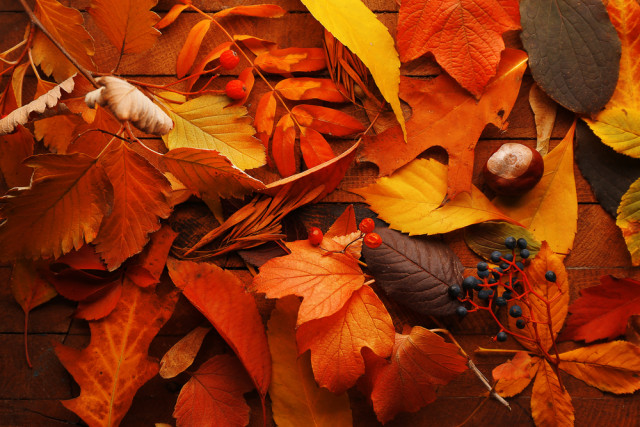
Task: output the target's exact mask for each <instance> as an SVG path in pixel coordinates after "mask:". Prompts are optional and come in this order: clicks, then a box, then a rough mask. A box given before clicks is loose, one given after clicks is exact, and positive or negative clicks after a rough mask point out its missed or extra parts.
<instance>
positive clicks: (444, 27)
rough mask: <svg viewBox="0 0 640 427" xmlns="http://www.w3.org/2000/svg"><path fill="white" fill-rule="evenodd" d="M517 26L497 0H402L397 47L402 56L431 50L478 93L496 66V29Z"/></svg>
mask: <svg viewBox="0 0 640 427" xmlns="http://www.w3.org/2000/svg"><path fill="white" fill-rule="evenodd" d="M512 3H515V1H513V2H512ZM519 28H520V25H518V23H517V22H514V21H513V19H512V18H511V16H509V14H508V13H507V11H506V10H505V9H504V8H503V7H502V5H501V3H500V2H499V1H497V0H479V1H478V0H462V1H455V0H447V1H435V0H431V1H426V2H425V1H423V0H409V1H403V2H402V5H401V6H400V12H399V14H398V29H397V32H398V33H397V41H398V52H399V53H400V60H401V61H402V62H408V61H411V60H413V59H416V58H418V57H420V56H422V55H424V54H425V53H427V52H431V53H433V55H434V56H435V59H436V61H438V64H440V65H441V66H442V68H444V70H445V71H446V72H447V73H449V75H450V76H451V77H453V78H454V79H455V80H456V81H457V82H458V83H460V85H461V86H462V87H464V88H465V89H467V90H468V91H469V92H471V93H472V94H473V95H474V96H476V97H479V96H480V95H481V94H482V91H483V89H484V87H485V86H486V84H487V82H488V81H489V79H491V77H493V76H494V75H495V74H496V71H497V69H498V63H499V62H500V54H501V52H502V51H503V50H504V41H503V40H502V34H503V33H504V32H506V31H509V30H517V29H519Z"/></svg>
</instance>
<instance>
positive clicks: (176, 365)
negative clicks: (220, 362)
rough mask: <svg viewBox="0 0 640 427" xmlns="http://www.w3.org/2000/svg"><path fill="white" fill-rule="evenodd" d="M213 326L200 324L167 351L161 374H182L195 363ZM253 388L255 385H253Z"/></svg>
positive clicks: (163, 375)
mask: <svg viewBox="0 0 640 427" xmlns="http://www.w3.org/2000/svg"><path fill="white" fill-rule="evenodd" d="M210 330H211V327H204V326H198V327H197V328H195V329H194V330H192V331H191V332H189V333H188V334H187V335H185V336H184V337H183V338H182V339H180V341H178V342H177V343H175V344H174V345H173V347H171V348H170V349H169V351H167V352H166V353H165V354H164V356H162V360H161V361H160V372H159V374H160V376H161V377H162V378H173V377H175V376H176V375H178V374H181V373H182V372H184V371H185V369H187V368H188V367H189V366H191V364H192V363H193V361H194V359H195V358H196V355H197V354H198V350H200V346H202V341H203V340H204V337H205V336H206V335H207V334H208V333H209V331H210ZM251 388H253V386H252V387H251Z"/></svg>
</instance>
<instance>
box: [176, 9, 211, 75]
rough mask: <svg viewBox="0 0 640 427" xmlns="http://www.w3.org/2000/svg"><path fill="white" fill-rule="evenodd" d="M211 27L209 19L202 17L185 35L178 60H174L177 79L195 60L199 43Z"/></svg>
mask: <svg viewBox="0 0 640 427" xmlns="http://www.w3.org/2000/svg"><path fill="white" fill-rule="evenodd" d="M210 27H211V20H209V19H203V20H202V21H200V22H198V23H197V24H196V25H194V26H193V28H191V30H190V31H189V34H188V35H187V40H186V41H185V42H184V45H183V46H182V49H180V53H179V54H178V62H176V75H177V76H178V78H179V79H181V78H182V77H184V76H185V75H186V74H187V73H188V72H189V70H190V69H191V66H192V65H193V61H195V59H196V56H197V55H198V51H199V50H200V45H201V44H202V40H203V39H204V36H205V35H206V34H207V31H209V28H210Z"/></svg>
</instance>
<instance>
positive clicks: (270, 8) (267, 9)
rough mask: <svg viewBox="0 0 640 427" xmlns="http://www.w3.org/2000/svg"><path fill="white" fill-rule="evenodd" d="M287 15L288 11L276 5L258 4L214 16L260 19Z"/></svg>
mask: <svg viewBox="0 0 640 427" xmlns="http://www.w3.org/2000/svg"><path fill="white" fill-rule="evenodd" d="M285 13H287V11H286V10H284V9H283V8H281V7H280V6H278V5H275V4H256V5H251V6H236V7H230V8H227V9H222V10H221V11H220V12H216V13H214V14H213V16H214V17H215V18H223V17H225V16H255V17H259V18H279V17H281V16H283V15H284V14H285Z"/></svg>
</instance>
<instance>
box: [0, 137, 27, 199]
mask: <svg viewBox="0 0 640 427" xmlns="http://www.w3.org/2000/svg"><path fill="white" fill-rule="evenodd" d="M34 142H35V141H34V140H33V135H32V134H31V132H29V130H28V129H27V128H25V127H23V126H18V128H17V129H16V131H15V132H14V133H12V134H9V135H0V144H1V145H2V147H3V148H2V150H0V177H1V178H2V179H3V180H4V182H5V184H7V187H9V188H11V187H27V186H28V185H29V182H30V181H31V174H32V173H33V169H31V168H30V167H28V166H27V165H25V164H24V163H23V161H24V160H25V159H27V158H28V157H30V156H31V155H33V145H34Z"/></svg>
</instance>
